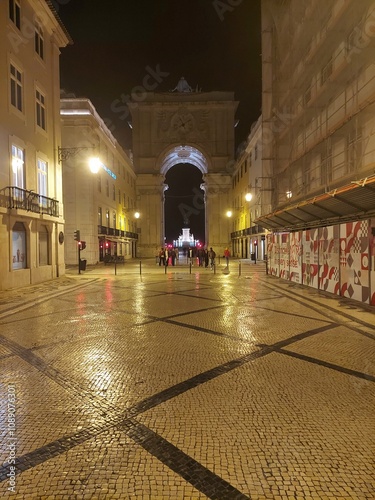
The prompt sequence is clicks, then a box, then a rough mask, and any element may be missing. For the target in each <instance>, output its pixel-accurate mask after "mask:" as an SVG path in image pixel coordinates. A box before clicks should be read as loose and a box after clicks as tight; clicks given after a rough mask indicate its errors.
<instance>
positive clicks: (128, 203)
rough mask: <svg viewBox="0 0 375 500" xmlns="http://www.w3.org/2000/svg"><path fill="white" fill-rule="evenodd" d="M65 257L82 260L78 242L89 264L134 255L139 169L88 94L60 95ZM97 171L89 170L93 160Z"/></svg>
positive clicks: (123, 258)
mask: <svg viewBox="0 0 375 500" xmlns="http://www.w3.org/2000/svg"><path fill="white" fill-rule="evenodd" d="M60 113H61V124H62V145H63V147H62V148H60V149H59V162H60V165H61V167H62V172H63V193H64V198H63V199H64V207H65V210H64V213H65V235H66V238H65V261H66V264H69V265H73V264H77V265H78V259H79V257H78V243H77V241H76V240H75V239H74V233H75V232H76V231H79V237H80V240H82V241H85V244H86V247H85V249H84V251H82V252H81V259H84V260H86V261H87V264H96V263H97V262H102V261H104V262H110V261H113V260H114V259H115V258H116V259H117V260H119V261H124V260H126V259H129V258H131V257H135V256H136V243H137V240H138V232H137V218H136V217H137V216H138V215H139V214H137V213H136V175H135V172H134V169H133V164H132V159H131V153H126V152H125V151H124V150H123V149H122V148H121V147H120V145H119V144H118V142H117V141H116V139H115V138H114V137H113V135H112V133H111V132H110V130H109V129H108V128H107V126H106V125H105V123H104V121H103V120H102V118H101V117H100V116H99V115H98V113H97V111H96V110H95V108H94V106H93V105H92V103H91V102H90V101H89V99H85V98H76V97H74V96H70V97H69V96H67V95H66V94H64V93H62V98H61V111H60ZM93 159H94V163H95V166H96V167H97V168H96V171H97V173H93V172H92V171H91V170H90V168H89V167H90V161H91V163H92V161H93Z"/></svg>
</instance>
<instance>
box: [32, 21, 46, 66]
mask: <svg viewBox="0 0 375 500" xmlns="http://www.w3.org/2000/svg"><path fill="white" fill-rule="evenodd" d="M34 40H35V42H34V46H35V52H36V53H37V54H38V56H39V57H40V58H41V59H44V35H43V30H42V28H41V27H40V25H39V24H36V26H35V37H34Z"/></svg>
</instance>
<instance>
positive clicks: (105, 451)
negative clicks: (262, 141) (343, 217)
mask: <svg viewBox="0 0 375 500" xmlns="http://www.w3.org/2000/svg"><path fill="white" fill-rule="evenodd" d="M115 271H116V274H115ZM374 326H375V314H374V311H373V310H371V309H370V308H365V307H361V306H360V305H358V304H356V303H353V302H350V301H347V300H343V299H339V298H335V297H332V296H328V295H325V294H322V293H318V292H317V291H314V290H312V289H309V288H305V287H301V286H298V285H292V284H290V283H287V282H284V281H281V280H278V279H276V278H273V277H270V276H267V275H266V274H265V269H264V265H262V264H260V265H258V264H257V265H254V264H253V265H249V264H248V263H242V266H241V267H240V264H239V263H238V262H232V263H231V264H230V272H229V273H227V272H225V269H224V268H223V266H220V265H218V267H217V269H215V270H214V271H211V270H209V269H201V268H199V269H198V268H196V267H195V266H194V267H193V268H191V269H190V268H189V267H187V266H181V265H180V266H177V267H175V268H172V267H169V268H167V269H164V268H161V267H159V266H157V265H155V262H154V261H148V262H143V263H139V264H138V263H137V262H136V261H133V262H132V263H126V264H125V265H119V266H117V268H116V269H114V267H113V266H112V267H111V266H107V267H103V266H99V267H92V268H88V270H87V271H85V272H83V273H82V274H80V275H79V274H78V273H77V271H76V269H75V268H72V269H69V270H68V272H67V275H66V276H65V277H62V278H59V279H57V280H54V281H51V282H49V283H45V284H41V285H38V286H32V287H27V288H25V289H22V290H16V291H9V292H2V293H1V295H0V365H1V384H0V390H1V399H0V404H1V406H0V437H1V445H0V446H1V464H0V498H16V499H45V500H47V499H61V500H63V499H64V500H65V499H66V500H68V499H69V500H70V499H109V500H112V499H136V500H159V499H160V500H167V499H168V500H180V499H181V500H187V499H204V498H210V499H218V500H231V499H252V500H260V499H270V500H271V499H272V500H284V499H285V500H290V499H301V500H318V499H319V500H320V499H323V500H333V499H334V500H340V499H355V500H362V499H368V500H374V499H375V467H374V466H375V460H374V457H375V412H374V409H375V384H374V382H375V329H374Z"/></svg>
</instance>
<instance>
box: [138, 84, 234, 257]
mask: <svg viewBox="0 0 375 500" xmlns="http://www.w3.org/2000/svg"><path fill="white" fill-rule="evenodd" d="M237 106H238V102H236V101H235V100H234V93H233V92H220V91H213V92H201V91H199V90H197V91H193V90H192V89H191V88H190V87H189V86H188V85H187V83H186V80H185V81H184V79H183V78H182V79H181V80H180V82H179V84H178V85H177V87H176V89H174V91H171V92H167V93H154V92H148V93H144V94H142V99H139V100H138V101H137V102H133V104H132V105H131V106H129V107H130V110H131V115H132V129H133V161H134V167H135V171H136V173H137V200H136V208H137V210H138V211H139V212H140V214H141V218H140V220H139V235H138V236H139V240H138V255H139V256H142V257H153V256H155V255H156V253H157V251H158V249H160V247H161V246H163V245H164V234H165V233H164V192H165V190H166V189H167V186H166V184H165V175H166V173H167V172H168V170H169V169H170V168H172V167H173V166H175V165H177V164H180V163H190V164H191V165H194V166H195V167H197V168H198V169H199V170H200V171H201V172H202V178H203V183H202V185H201V189H203V191H204V208H205V244H206V245H207V246H212V247H213V248H215V250H216V251H217V252H222V251H223V250H224V248H225V247H226V246H228V244H229V242H230V226H229V222H228V219H227V218H226V217H225V212H226V210H227V209H228V207H231V206H232V203H231V199H230V193H231V187H232V177H231V172H232V168H233V163H234V123H235V112H236V109H237ZM194 203H195V202H194V199H193V201H192V204H193V205H194ZM196 203H197V206H198V205H199V204H202V199H199V200H198V199H197V200H196ZM200 206H201V205H200ZM192 209H194V206H193V207H192Z"/></svg>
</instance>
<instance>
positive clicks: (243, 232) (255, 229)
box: [230, 225, 264, 239]
mask: <svg viewBox="0 0 375 500" xmlns="http://www.w3.org/2000/svg"><path fill="white" fill-rule="evenodd" d="M263 232H264V228H263V227H262V226H258V225H254V226H251V227H247V228H245V229H240V230H238V231H234V232H233V233H230V237H231V238H232V239H234V238H241V237H242V236H251V235H255V234H261V233H263Z"/></svg>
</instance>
